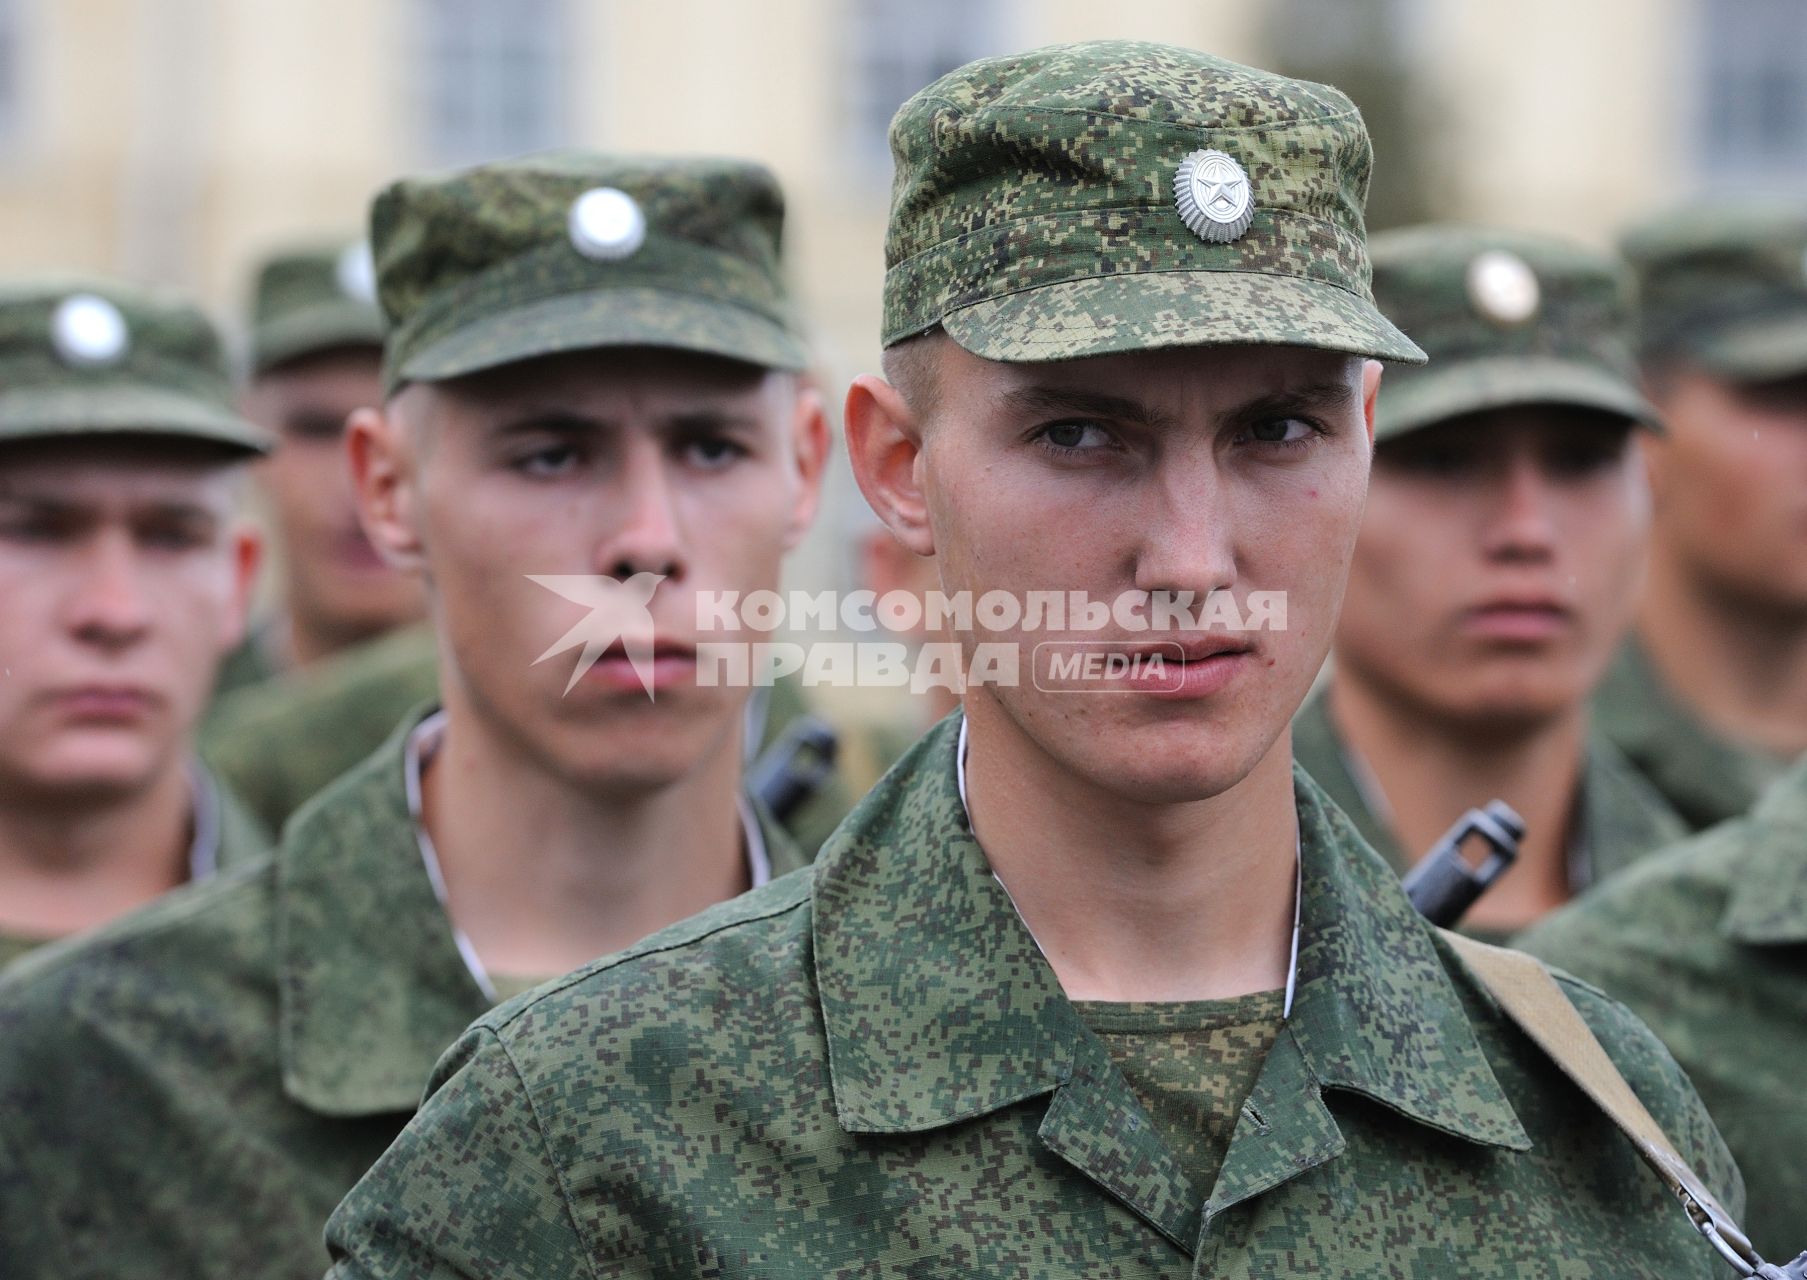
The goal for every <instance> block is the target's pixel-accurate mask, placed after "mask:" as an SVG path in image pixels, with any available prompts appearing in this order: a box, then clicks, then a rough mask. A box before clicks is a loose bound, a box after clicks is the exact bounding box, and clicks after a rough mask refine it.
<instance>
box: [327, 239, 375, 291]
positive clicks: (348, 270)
mask: <svg viewBox="0 0 1807 1280" xmlns="http://www.w3.org/2000/svg"><path fill="white" fill-rule="evenodd" d="M333 276H334V278H335V279H336V280H337V281H338V284H339V292H340V293H342V294H344V295H345V296H346V297H348V298H350V299H352V300H353V301H354V302H365V303H374V302H375V301H376V263H375V261H373V260H372V258H371V256H370V246H369V245H368V244H367V243H365V242H364V241H362V240H360V241H359V242H358V243H357V244H348V245H346V246H345V248H344V250H343V251H342V252H341V253H340V254H339V261H338V263H337V264H336V265H335V266H334V268H333Z"/></svg>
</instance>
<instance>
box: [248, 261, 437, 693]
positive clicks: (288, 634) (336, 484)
mask: <svg viewBox="0 0 1807 1280" xmlns="http://www.w3.org/2000/svg"><path fill="white" fill-rule="evenodd" d="M375 288H376V285H375V279H374V277H373V275H372V270H371V263H370V250H369V247H368V246H366V245H365V244H364V243H363V242H362V241H358V242H355V243H349V244H346V243H338V244H334V245H332V246H330V247H322V246H308V247H297V248H293V249H289V250H286V251H284V252H282V253H279V254H276V255H275V256H273V257H271V258H270V259H268V260H267V261H266V262H265V263H264V264H263V266H262V267H261V268H260V269H259V270H258V273H257V282H256V286H255V290H254V293H253V298H252V308H251V335H250V340H251V349H250V382H249V385H248V386H247V387H246V389H245V392H244V398H243V404H244V411H245V415H246V416H247V417H249V418H250V419H251V420H252V421H253V422H257V423H259V424H261V425H262V426H263V427H265V428H266V429H267V430H268V431H269V432H270V434H271V436H272V437H273V439H274V441H275V449H274V451H273V453H272V454H271V456H270V458H269V460H268V461H266V462H265V463H264V464H263V465H262V466H260V467H259V468H258V479H259V482H260V484H261V486H262V489H263V492H264V496H265V498H266V499H267V506H268V510H269V514H270V520H271V523H272V525H273V526H274V532H275V543H276V545H275V553H276V554H275V567H276V571H277V574H278V581H277V586H276V609H275V613H274V615H273V616H272V617H270V618H268V619H266V620H264V621H263V622H262V623H261V624H260V625H259V626H258V627H256V628H255V629H254V631H253V632H252V634H251V636H250V637H249V638H248V639H247V641H246V642H245V644H244V645H242V646H241V647H240V648H239V650H238V651H237V652H236V653H235V654H234V655H233V657H232V660H231V661H229V662H228V663H227V664H226V666H225V668H224V669H223V670H222V672H221V675H220V685H219V688H220V692H221V693H227V692H229V691H231V690H233V689H237V688H242V687H244V686H246V685H250V684H255V683H257V682H259V681H261V680H263V679H266V678H267V677H269V676H271V675H274V674H277V673H279V672H284V671H291V670H296V669H301V668H307V667H311V666H313V665H314V664H315V663H317V662H318V661H319V660H320V659H322V658H324V657H327V656H328V655H331V654H335V653H339V652H342V651H344V650H345V649H348V648H350V647H352V646H355V645H357V644H359V643H360V642H362V641H365V640H368V639H370V638H371V637H373V636H377V635H381V634H382V633H383V632H385V631H388V630H389V629H390V628H392V627H396V626H399V625H401V624H403V623H406V622H411V621H414V620H416V619H418V618H419V617H420V616H421V609H422V595H421V584H420V582H419V580H418V579H416V578H414V577H412V576H410V575H408V574H404V573H400V572H397V571H396V570H395V569H392V568H391V567H389V566H388V565H386V564H384V563H383V560H382V557H381V556H379V555H377V553H376V549H375V548H374V547H373V546H371V544H370V539H369V538H367V537H366V536H365V534H364V530H363V527H362V526H361V525H360V524H359V523H358V510H357V503H356V501H355V499H354V497H353V494H352V490H351V476H350V473H349V471H348V469H347V467H346V463H345V445H344V436H345V420H346V418H347V417H349V416H350V415H351V413H352V411H353V410H355V409H359V408H362V407H364V406H366V405H374V404H378V403H380V402H381V400H382V379H381V366H382V358H383V348H382V342H383V321H382V316H381V314H380V313H379V312H378V311H377V307H376V292H375ZM390 723H391V724H393V723H394V721H393V719H392V720H391V721H390Z"/></svg>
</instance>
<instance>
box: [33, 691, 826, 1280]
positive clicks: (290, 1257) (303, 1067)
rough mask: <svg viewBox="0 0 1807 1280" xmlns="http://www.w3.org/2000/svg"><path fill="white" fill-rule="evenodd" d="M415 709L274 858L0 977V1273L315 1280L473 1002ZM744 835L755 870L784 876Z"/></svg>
mask: <svg viewBox="0 0 1807 1280" xmlns="http://www.w3.org/2000/svg"><path fill="white" fill-rule="evenodd" d="M424 714H425V713H424V712H421V713H417V714H415V715H413V716H410V717H409V718H408V720H407V721H406V722H404V723H403V725H402V726H401V728H400V729H398V730H397V731H396V733H395V735H394V736H393V737H391V739H390V740H389V741H388V743H386V744H385V745H384V747H383V748H382V750H381V751H380V752H379V753H378V754H376V755H375V756H373V757H372V758H371V759H370V760H369V761H367V762H366V763H365V764H364V765H363V766H361V767H360V768H359V769H358V770H357V771H356V772H355V773H353V774H351V775H349V776H348V777H346V778H345V779H343V780H342V781H341V782H340V783H339V784H338V785H337V786H335V787H334V788H333V790H332V791H331V792H329V793H328V794H326V795H324V796H321V797H320V798H319V800H318V801H316V802H315V803H313V804H312V805H310V806H309V807H308V808H307V809H306V810H305V811H304V812H303V813H301V814H299V815H297V817H296V819H295V822H294V823H293V824H292V825H291V827H290V828H289V830H288V831H287V832H286V833H285V837H284V840H283V843H282V845H281V847H280V849H279V850H278V851H277V853H276V855H275V856H274V857H273V858H264V859H260V860H257V861H255V862H253V863H251V864H250V865H247V866H242V867H240V868H238V869H237V870H235V871H232V872H229V873H226V874H224V875H221V876H219V877H217V878H216V879H214V880H213V881H211V882H210V883H208V884H204V885H199V886H196V887H193V888H189V889H183V890H180V891H178V892H176V893H173V894H170V895H169V896H167V897H165V898H163V899H162V900H160V901H159V902H157V903H155V904H154V905H152V906H151V907H150V908H148V909H147V910H145V911H142V912H140V913H138V914H137V915H135V916H133V917H130V918H128V919H127V920H125V921H122V922H120V923H119V924H117V925H114V926H110V927H108V928H106V929H104V930H101V931H99V932H98V933H96V934H94V935H92V936H90V937H89V938H88V939H86V940H85V941H83V942H80V943H78V944H75V945H73V946H64V947H56V948H51V949H50V950H48V951H45V952H43V953H40V954H38V955H34V956H32V957H30V958H29V959H27V960H25V961H23V962H21V964H20V965H19V966H17V967H16V968H15V969H14V970H13V971H12V972H11V973H9V974H8V976H7V979H6V980H5V981H4V982H0V1241H4V1242H5V1255H4V1256H5V1275H6V1277H7V1280H38V1278H39V1277H42V1278H44V1280H49V1278H50V1277H57V1278H58V1280H66V1278H68V1277H75V1276H80V1277H101V1276H105V1277H117V1278H118V1280H127V1278H136V1277H143V1278H144V1280H150V1278H151V1277H157V1278H158V1280H167V1278H168V1277H171V1276H191V1277H221V1280H225V1278H226V1277H231V1278H232V1280H254V1278H257V1277H284V1278H292V1280H304V1278H305V1280H318V1277H319V1275H320V1273H321V1272H322V1271H323V1270H324V1269H325V1267H326V1263H327V1259H326V1256H325V1253H324V1251H323V1250H322V1248H321V1244H320V1240H321V1231H322V1228H323V1226H324V1224H325V1222H326V1218H327V1215H328V1213H329V1212H330V1211H331V1210H332V1208H333V1206H334V1205H335V1204H337V1203H338V1201H339V1198H340V1197H341V1196H343V1195H344V1194H345V1192H346V1190H347V1189H348V1188H350V1187H351V1185H352V1184H353V1183H354V1182H355V1181H356V1180H357V1178H358V1177H359V1175H361V1174H362V1173H363V1172H364V1170H365V1169H367V1168H368V1167H369V1166H370V1164H371V1162H372V1161H374V1160H375V1159H376V1158H377V1156H378V1155H380V1154H381V1153H382V1151H383V1148H384V1147H386V1146H388V1145H389V1142H390V1141H391V1140H392V1139H393V1138H394V1137H395V1135H396V1134H397V1132H399V1131H400V1129H401V1127H402V1125H403V1124H404V1123H406V1121H407V1119H408V1117H409V1116H410V1115H411V1114H412V1113H413V1111H414V1108H415V1106H416V1104H417V1103H418V1102H419V1099H420V1095H421V1090H422V1088H423V1086H424V1085H425V1083H426V1081H427V1078H428V1075H429V1074H430V1072H431V1069H432V1066H433V1063H434V1061H435V1059H437V1058H438V1057H439V1055H440V1054H441V1052H442V1051H443V1050H444V1049H445V1048H446V1046H447V1045H449V1044H451V1043H452V1042H453V1041H454V1040H456V1039H457V1038H458V1036H459V1034H460V1033H461V1032H462V1031H463V1030H464V1028H465V1026H466V1024H467V1023H469V1022H470V1021H471V1019H473V1018H475V1017H477V1016H478V1015H480V1014H481V1013H483V1012H484V1010H485V1009H486V1008H487V1005H488V1002H487V1001H486V1000H485V998H484V996H483V994H482V992H481V991H480V990H479V989H478V987H477V984H476V981H475V980H474V979H473V978H472V977H471V975H470V972H469V970H468V969H467V968H466V967H465V963H464V960H463V958H462V957H461V956H460V954H459V952H458V949H457V944H456V943H455V942H454V940H453V935H452V931H451V927H450V925H449V923H448V921H447V920H446V917H445V913H444V912H443V911H442V910H441V908H440V906H439V902H438V899H437V898H436V897H435V896H434V893H433V887H432V884H431V883H430V882H429V880H428V878H427V872H426V868H425V866H424V864H423V863H422V861H421V856H420V851H419V848H418V846H417V845H416V842H415V835H414V828H413V825H412V823H411V822H410V820H409V817H408V810H407V800H406V797H405V794H404V790H403V765H402V759H403V746H404V743H405V741H406V738H407V734H408V733H409V732H410V731H411V730H412V729H413V728H414V726H415V725H416V724H417V723H419V720H420V719H421V718H422V716H423V715H424ZM762 830H763V831H764V834H765V839H766V845H767V852H768V854H769V856H770V857H771V860H772V869H773V871H774V872H783V871H788V870H790V869H792V868H795V867H797V866H800V865H801V863H802V856H801V854H799V853H798V852H797V850H796V848H795V846H793V845H792V844H790V842H789V841H788V840H786V839H785V838H784V837H783V835H782V834H781V833H780V832H778V831H777V830H776V829H775V828H773V827H772V826H771V824H769V823H765V824H763V827H762Z"/></svg>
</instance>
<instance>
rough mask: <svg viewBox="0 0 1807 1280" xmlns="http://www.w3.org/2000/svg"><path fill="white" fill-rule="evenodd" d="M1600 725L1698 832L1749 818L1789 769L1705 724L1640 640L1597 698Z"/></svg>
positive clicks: (1630, 644) (1622, 655) (1623, 653)
mask: <svg viewBox="0 0 1807 1280" xmlns="http://www.w3.org/2000/svg"><path fill="white" fill-rule="evenodd" d="M1594 724H1595V726H1596V728H1597V729H1598V730H1599V732H1600V733H1602V734H1604V735H1605V736H1606V737H1607V738H1608V739H1610V740H1611V741H1612V743H1613V744H1614V745H1615V746H1617V747H1618V748H1619V750H1620V751H1622V752H1624V754H1625V756H1626V758H1627V759H1629V760H1630V761H1631V763H1632V765H1633V766H1634V767H1636V769H1637V770H1638V772H1640V773H1642V774H1643V775H1644V776H1645V777H1646V778H1648V779H1650V782H1651V784H1652V785H1653V786H1655V787H1656V789H1657V790H1658V791H1660V792H1662V793H1663V796H1664V797H1665V798H1666V799H1667V800H1668V801H1669V804H1670V805H1671V807H1673V808H1674V810H1675V811H1676V812H1677V813H1678V814H1680V815H1681V817H1682V820H1683V821H1684V822H1686V823H1687V824H1688V826H1689V827H1690V828H1691V829H1692V830H1695V831H1700V830H1703V829H1705V828H1707V827H1710V826H1712V825H1714V824H1715V823H1719V822H1724V821H1725V820H1726V819H1727V818H1735V817H1737V816H1738V815H1739V814H1741V813H1744V812H1745V811H1746V810H1748V809H1749V808H1750V807H1751V805H1752V804H1753V803H1754V802H1755V801H1756V799H1757V797H1758V796H1759V795H1760V794H1762V792H1763V788H1764V787H1766V786H1768V785H1769V784H1770V783H1771V782H1773V781H1774V780H1775V778H1776V777H1777V775H1778V774H1780V773H1781V772H1782V769H1783V766H1782V765H1781V764H1779V763H1777V762H1776V761H1773V760H1770V759H1768V758H1766V757H1764V756H1763V755H1761V754H1759V753H1758V752H1755V751H1752V750H1749V749H1747V748H1745V747H1741V746H1739V745H1738V744H1736V743H1734V742H1728V741H1727V740H1726V739H1724V738H1722V737H1720V736H1719V735H1718V734H1716V733H1715V732H1714V731H1713V730H1711V729H1709V728H1707V726H1706V725H1704V724H1702V723H1701V721H1700V718H1699V717H1698V716H1696V715H1695V714H1694V713H1693V712H1692V711H1690V710H1689V709H1688V708H1687V707H1685V706H1683V705H1682V703H1681V702H1680V701H1679V700H1678V699H1677V698H1676V696H1675V695H1674V694H1673V693H1671V692H1670V691H1669V690H1668V689H1667V688H1665V687H1664V685H1663V682H1662V679H1661V677H1659V676H1658V675H1657V673H1656V671H1655V669H1654V668H1653V667H1652V666H1651V664H1650V658H1649V656H1648V655H1647V654H1645V652H1644V649H1643V646H1641V645H1640V644H1638V642H1637V640H1636V639H1635V638H1633V639H1630V640H1627V641H1626V642H1625V645H1624V647H1623V648H1622V649H1620V651H1619V656H1618V658H1617V659H1615V660H1614V662H1613V665H1612V667H1611V669H1610V670H1608V671H1607V673H1606V679H1605V680H1604V681H1602V682H1601V685H1600V688H1599V691H1598V692H1597V693H1595V695H1594Z"/></svg>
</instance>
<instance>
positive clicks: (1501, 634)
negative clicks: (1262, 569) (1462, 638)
mask: <svg viewBox="0 0 1807 1280" xmlns="http://www.w3.org/2000/svg"><path fill="white" fill-rule="evenodd" d="M1574 623H1575V614H1574V611H1573V610H1572V609H1570V608H1568V607H1567V606H1566V605H1564V604H1562V603H1560V602H1559V601H1556V600H1548V599H1519V600H1496V601H1490V602H1488V603H1486V604H1482V605H1477V606H1475V607H1474V608H1471V609H1467V610H1464V611H1463V614H1462V617H1461V622H1460V628H1461V631H1462V633H1463V634H1464V635H1467V636H1470V637H1472V638H1474V639H1478V640H1495V641H1504V642H1509V643H1515V644H1540V643H1543V642H1545V641H1549V640H1554V639H1556V638H1557V637H1558V636H1561V635H1562V634H1564V633H1565V632H1567V631H1568V630H1569V629H1570V628H1571V627H1573V626H1574Z"/></svg>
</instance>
